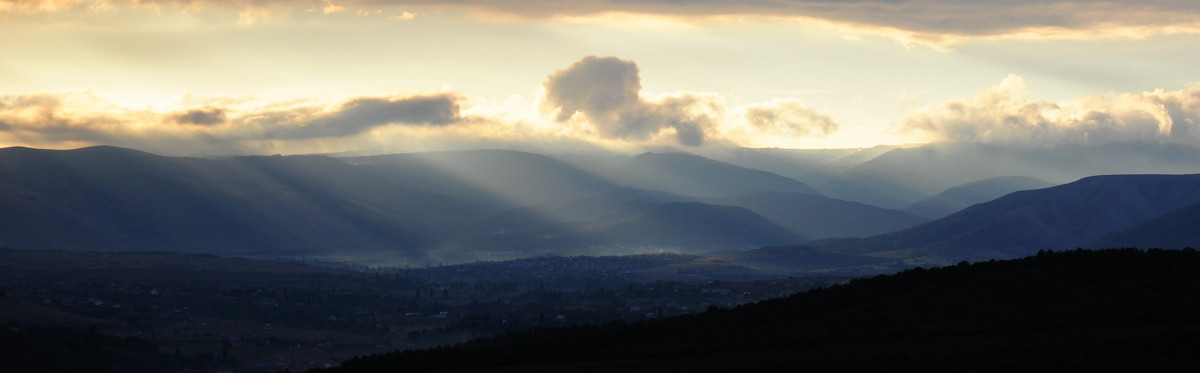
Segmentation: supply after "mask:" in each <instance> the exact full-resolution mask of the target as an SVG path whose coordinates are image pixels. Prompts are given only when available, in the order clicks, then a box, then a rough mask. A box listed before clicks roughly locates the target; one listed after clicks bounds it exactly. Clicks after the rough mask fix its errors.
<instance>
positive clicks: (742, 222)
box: [0, 147, 808, 262]
mask: <svg viewBox="0 0 1200 373" xmlns="http://www.w3.org/2000/svg"><path fill="white" fill-rule="evenodd" d="M683 163H688V164H703V165H705V166H704V168H705V169H710V168H711V167H715V168H714V169H716V170H719V171H720V172H718V173H716V174H709V177H710V179H711V180H712V181H714V183H717V184H720V183H721V182H723V181H722V180H723V179H724V178H728V177H734V176H739V175H751V177H750V180H736V181H730V182H729V183H728V185H733V186H735V187H734V188H732V189H723V190H726V191H738V190H753V191H758V190H764V189H766V190H769V189H771V188H774V186H773V185H776V186H781V187H780V188H782V189H787V188H802V187H803V184H800V183H798V182H795V181H794V180H790V179H786V178H783V177H780V176H778V175H773V174H769V173H764V172H759V171H754V170H749V169H744V168H740V167H736V166H732V165H723V164H720V163H719V162H715V161H709V160H706V159H704V158H699V157H696V158H689V159H688V160H687V161H685V162H683ZM714 164H716V165H717V166H712V165H714ZM684 174H685V175H686V174H688V173H687V172H685V173H684ZM647 176H648V175H647ZM672 177H676V178H677V177H678V174H676V175H675V176H668V177H667V178H672ZM676 180H678V179H676ZM738 188H742V189H738ZM589 200H592V201H603V203H601V204H599V205H596V206H593V207H602V205H607V206H608V207H604V208H610V209H613V211H610V212H611V214H610V216H596V215H588V214H589V213H588V212H586V211H585V210H579V208H580V207H582V206H584V205H586V204H587V203H588V202H587V201H589ZM536 206H551V207H554V208H560V209H562V208H564V207H569V208H566V209H564V210H562V211H560V212H570V214H577V215H579V216H569V215H570V214H565V215H564V214H558V215H557V216H555V215H553V214H549V215H547V214H544V213H546V212H548V211H550V210H545V209H541V208H538V207H536ZM614 206H615V207H614ZM522 208H526V209H529V210H528V211H531V212H535V214H533V215H528V216H524V217H521V216H520V215H511V214H509V213H508V212H509V211H516V209H522ZM506 214H509V215H506ZM505 219H508V220H507V221H505ZM513 223H519V224H524V226H523V227H515V226H513ZM807 240H808V238H806V237H804V236H802V235H797V234H795V233H793V232H789V231H787V230H784V229H782V228H780V227H778V226H776V225H775V224H773V223H771V222H770V221H769V220H767V219H765V218H763V217H761V216H759V215H758V214H756V213H754V212H752V211H749V210H746V209H743V208H740V207H731V206H718V205H713V204H705V203H699V202H698V201H697V200H696V199H695V198H693V197H683V196H678V195H675V194H672V193H668V192H662V191H654V190H637V189H630V188H627V187H622V186H620V185H619V184H617V183H614V182H612V181H610V180H606V179H604V178H601V177H598V176H596V175H594V174H592V173H589V172H587V171H583V170H580V169H578V168H576V167H573V166H571V165H568V164H566V163H563V162H561V161H558V160H555V159H552V158H549V157H546V156H542V155H538V154H532V153H523V152H515V151H506V150H471V151H454V152H432V153H416V154H401V155H386V156H375V157H354V158H344V159H339V158H331V157H326V156H317V155H307V156H271V157H264V156H246V157H227V158H220V159H204V158H187V157H163V156H158V155H153V154H149V153H144V152H139V151H135V150H129V149H121V148H114V147H92V148H83V149H77V150H66V151H58V150H37V149H28V148H9V149H0V245H7V246H12V247H18V248H30V249H38V248H44V249H68V250H164V251H180V252H206V253H218V254H226V255H350V256H354V255H359V254H372V255H394V256H399V257H409V258H423V257H426V256H428V255H437V256H438V257H437V258H434V259H436V260H438V261H447V262H453V261H456V260H457V261H474V260H478V259H480V258H483V257H481V256H479V255H476V254H473V253H477V252H487V251H495V252H498V253H503V256H501V257H499V258H498V259H510V258H514V257H522V256H528V255H538V254H571V253H579V251H582V252H586V253H594V252H595V250H607V251H601V252H602V253H606V254H630V253H638V252H660V251H663V250H677V251H681V252H701V251H720V250H734V249H737V250H741V249H752V248H756V247H760V246H764V245H778V244H791V243H796V242H804V241H807ZM572 250H574V251H575V252H572Z"/></svg>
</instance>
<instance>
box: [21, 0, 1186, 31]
mask: <svg viewBox="0 0 1200 373" xmlns="http://www.w3.org/2000/svg"><path fill="white" fill-rule="evenodd" d="M125 5H130V6H140V7H155V8H161V7H167V6H174V7H178V8H181V9H197V8H203V7H211V8H223V9H232V10H235V11H239V12H247V11H262V10H265V9H293V10H301V11H303V10H308V9H317V10H322V11H323V12H324V13H327V14H337V13H340V11H339V9H340V10H345V9H349V8H353V9H387V10H388V12H385V13H387V14H391V13H396V12H400V11H405V9H408V8H411V7H421V8H430V9H443V8H457V9H468V10H473V11H476V12H478V13H482V14H502V15H505V16H508V17H512V16H517V17H527V18H554V17H563V16H589V15H596V14H603V13H608V12H622V13H633V14H649V15H656V16H667V17H677V18H694V17H723V16H763V17H774V18H796V19H807V20H818V21H824V22H830V23H834V24H839V25H846V26H851V27H860V28H870V29H877V30H894V31H900V32H902V33H906V34H908V35H909V36H910V37H913V38H917V39H923V40H927V41H929V40H932V41H936V40H939V39H946V38H955V37H978V36H997V35H1000V36H1003V35H1018V36H1037V35H1041V36H1050V37H1089V36H1094V35H1096V34H1103V35H1108V36H1112V35H1119V34H1139V35H1141V34H1145V33H1147V32H1159V33H1173V32H1190V33H1196V32H1200V3H1198V2H1195V1H1192V0H1158V1H1144V0H1050V1H1034V0H1013V1H983V0H903V1H901V0H857V1H842V0H784V1H780V0H736V1H735V0H647V1H614V0H579V1H567V2H564V1H556V0H511V1H499V0H461V1H454V2H446V1H439V0H343V1H332V2H330V1H285V0H136V1H134V0H128V1H102V0H0V12H58V11H63V10H72V9H84V10H89V11H97V10H106V9H111V8H113V7H119V6H125ZM362 11H365V10H362ZM1126 36H1137V35H1126Z"/></svg>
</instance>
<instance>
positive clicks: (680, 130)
mask: <svg viewBox="0 0 1200 373" xmlns="http://www.w3.org/2000/svg"><path fill="white" fill-rule="evenodd" d="M543 88H544V89H545V96H544V100H543V101H542V106H543V109H544V110H546V111H549V112H551V113H552V114H553V116H554V120H555V121H557V122H560V123H562V122H568V121H570V120H572V119H573V118H581V119H582V120H584V121H586V122H587V123H588V124H590V125H591V127H592V128H593V129H594V130H595V131H596V132H597V133H598V134H599V135H600V136H601V137H604V138H610V139H624V140H648V139H651V138H653V137H655V136H656V135H659V134H661V133H663V132H674V134H675V137H676V139H677V141H678V142H679V143H680V144H683V145H688V146H699V145H702V144H704V141H705V138H706V136H707V135H706V134H707V132H709V131H710V130H711V129H712V128H713V127H714V126H715V124H716V123H717V119H716V118H715V115H714V114H715V113H714V112H719V111H720V108H719V106H718V105H716V104H715V103H713V102H712V101H711V100H708V99H706V98H705V97H703V96H700V95H696V94H679V95H675V96H668V97H663V98H661V99H658V100H649V99H646V98H644V97H642V95H641V90H642V85H641V78H640V77H639V76H638V67H637V64H635V63H633V62H632V61H626V60H622V59H619V58H616V57H596V56H588V57H584V58H583V59H581V60H579V61H578V62H575V63H574V64H572V65H571V66H568V67H566V68H564V69H562V70H558V71H555V72H554V73H552V74H550V76H549V77H548V78H546V81H545V82H544V83H543Z"/></svg>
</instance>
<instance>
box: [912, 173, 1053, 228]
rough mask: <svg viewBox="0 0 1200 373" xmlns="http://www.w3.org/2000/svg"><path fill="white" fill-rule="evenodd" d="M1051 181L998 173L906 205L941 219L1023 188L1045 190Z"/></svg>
mask: <svg viewBox="0 0 1200 373" xmlns="http://www.w3.org/2000/svg"><path fill="white" fill-rule="evenodd" d="M1051 185H1054V184H1051V183H1049V182H1046V181H1044V180H1040V179H1035V178H1032V177H1027V176H997V177H993V178H989V179H983V180H979V181H973V182H970V183H966V184H963V185H959V186H956V187H953V188H950V189H946V190H945V191H942V192H941V193H938V194H937V195H935V196H933V197H929V198H926V199H924V200H922V201H920V202H917V203H914V204H912V205H909V206H908V207H905V208H904V209H903V211H905V212H908V213H910V214H913V215H917V216H924V217H927V218H933V219H937V218H941V217H945V216H946V215H950V214H953V213H955V212H958V211H959V210H962V209H964V208H967V207H969V206H971V205H974V204H977V203H983V202H987V201H991V200H993V199H996V198H1000V197H1002V196H1004V195H1005V194H1009V193H1012V192H1016V191H1020V190H1030V189H1041V188H1046V187H1049V186H1051Z"/></svg>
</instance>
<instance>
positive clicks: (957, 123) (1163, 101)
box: [901, 75, 1200, 146]
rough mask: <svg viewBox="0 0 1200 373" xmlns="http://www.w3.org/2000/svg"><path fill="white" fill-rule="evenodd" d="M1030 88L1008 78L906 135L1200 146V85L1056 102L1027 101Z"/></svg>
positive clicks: (913, 117) (938, 111)
mask: <svg viewBox="0 0 1200 373" xmlns="http://www.w3.org/2000/svg"><path fill="white" fill-rule="evenodd" d="M1025 96H1026V90H1025V82H1024V80H1023V79H1021V77H1019V76H1016V75H1009V76H1008V77H1007V78H1004V80H1003V81H1001V82H1000V84H999V85H997V86H995V87H991V88H988V89H985V90H983V91H982V92H980V93H979V94H978V95H977V96H975V98H973V99H970V100H955V101H950V102H944V103H940V104H936V105H932V106H929V107H926V108H924V109H920V110H917V111H915V112H913V113H912V114H910V115H909V116H908V117H907V118H905V119H904V120H903V121H902V124H901V127H902V130H904V131H916V132H921V133H925V134H928V135H929V136H931V137H932V138H933V139H934V140H940V141H952V142H966V143H997V144H1027V145H1040V146H1054V145H1066V144H1082V143H1093V144H1103V143H1106V142H1113V141H1153V142H1160V141H1168V142H1182V143H1188V144H1191V145H1197V144H1200V86H1197V85H1193V86H1190V87H1188V88H1184V89H1181V90H1178V91H1163V90H1155V91H1152V92H1143V93H1136V94H1129V93H1127V94H1121V95H1116V96H1114V95H1111V94H1110V95H1105V96H1089V97H1083V98H1080V99H1076V100H1073V101H1069V102H1062V103H1055V102H1048V101H1039V100H1032V99H1028V98H1025Z"/></svg>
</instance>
